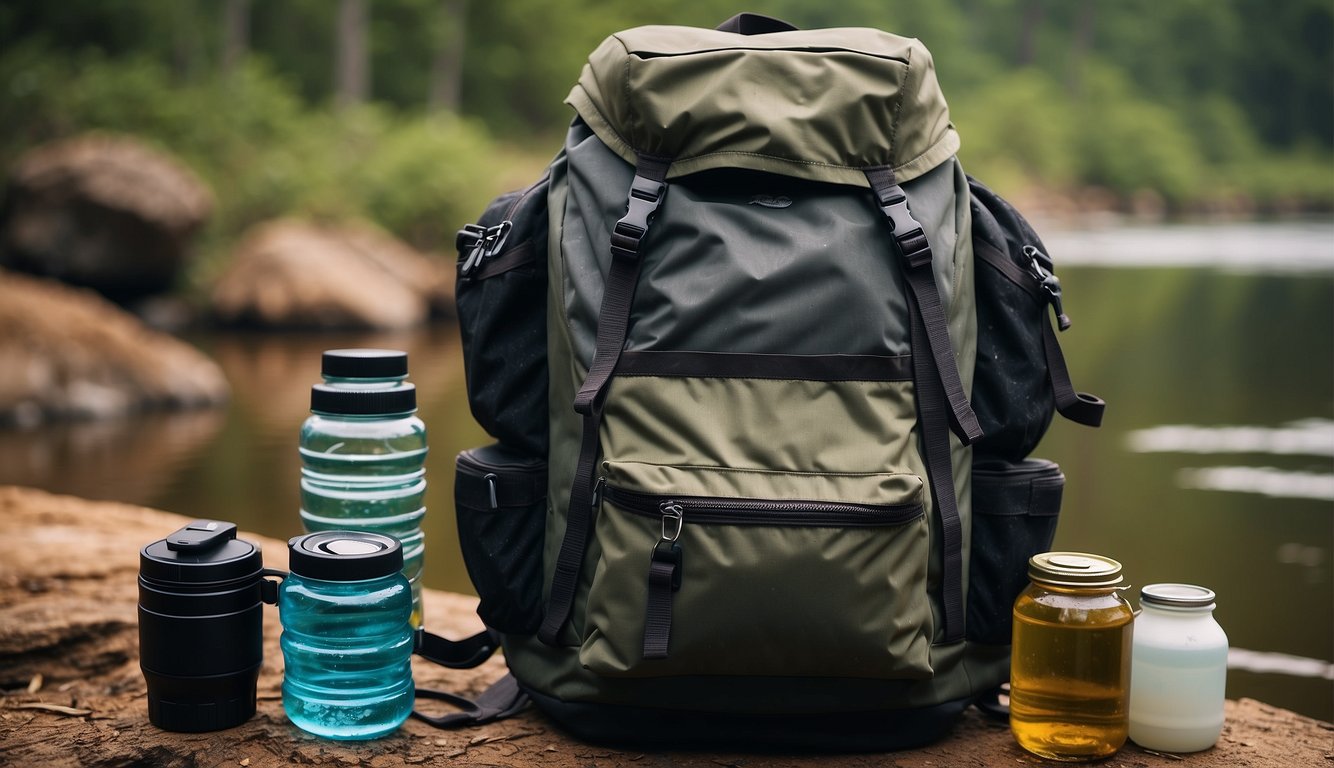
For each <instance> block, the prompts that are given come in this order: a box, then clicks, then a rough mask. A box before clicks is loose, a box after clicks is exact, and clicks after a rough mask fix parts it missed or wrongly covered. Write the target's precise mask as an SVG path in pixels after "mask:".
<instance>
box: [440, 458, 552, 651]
mask: <svg viewBox="0 0 1334 768" xmlns="http://www.w3.org/2000/svg"><path fill="white" fill-rule="evenodd" d="M456 468H457V472H456V474H455V476H454V507H455V511H456V514H457V516H458V524H459V546H460V547H461V549H462V550H463V562H464V563H465V564H466V565H467V566H468V576H469V577H471V578H472V583H473V586H474V587H476V588H477V595H478V596H479V597H480V598H481V604H480V605H478V606H477V615H479V616H481V617H482V621H484V622H486V625H487V626H488V627H491V628H492V629H496V630H499V631H501V632H505V633H511V634H532V633H533V632H536V631H537V627H538V625H539V624H541V623H542V536H543V532H544V530H545V526H546V521H545V518H546V499H547V465H546V462H544V461H542V460H540V459H535V458H531V457H529V456H526V455H524V454H521V453H517V452H515V451H511V450H509V449H507V448H505V447H503V446H500V445H489V446H486V447H484V448H474V449H472V450H468V451H464V452H463V453H460V454H459V456H458V460H457V463H456Z"/></svg>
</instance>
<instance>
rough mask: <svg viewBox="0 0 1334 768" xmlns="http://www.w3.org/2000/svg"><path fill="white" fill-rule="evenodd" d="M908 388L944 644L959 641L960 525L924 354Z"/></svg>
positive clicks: (933, 372) (942, 409)
mask: <svg viewBox="0 0 1334 768" xmlns="http://www.w3.org/2000/svg"><path fill="white" fill-rule="evenodd" d="M908 304H909V312H908V314H909V315H910V318H909V338H910V339H911V342H912V348H913V349H921V346H920V345H921V344H922V342H923V341H924V340H925V338H926V336H927V329H926V326H925V324H924V322H923V320H922V316H921V313H920V312H917V311H916V307H914V306H913V305H914V304H916V299H915V298H914V297H913V296H911V295H909V297H908ZM912 360H913V388H914V390H915V391H916V393H917V413H918V417H919V419H920V420H921V427H922V445H923V453H924V454H925V455H924V456H923V458H924V459H926V477H927V482H928V483H929V484H930V486H931V497H932V499H934V500H935V503H936V510H937V511H938V512H939V517H940V531H941V536H940V541H941V554H942V559H941V574H940V589H941V599H942V603H943V605H944V609H945V616H944V623H945V627H944V630H945V632H944V636H945V642H947V643H952V642H955V641H957V640H962V639H963V631H964V611H963V609H964V606H963V523H962V522H961V521H960V519H959V503H958V499H957V498H956V497H955V495H954V465H953V463H952V462H951V461H950V433H949V418H948V416H947V414H948V413H949V404H948V403H947V402H946V400H945V390H944V388H943V387H942V386H941V383H940V374H939V371H938V370H937V368H936V366H935V365H934V360H933V359H932V358H931V357H930V356H929V355H916V354H915V355H913V357H912Z"/></svg>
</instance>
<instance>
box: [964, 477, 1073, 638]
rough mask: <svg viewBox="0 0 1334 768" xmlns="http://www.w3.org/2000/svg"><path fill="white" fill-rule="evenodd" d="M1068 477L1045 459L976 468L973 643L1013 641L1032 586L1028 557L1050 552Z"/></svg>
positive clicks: (971, 607)
mask: <svg viewBox="0 0 1334 768" xmlns="http://www.w3.org/2000/svg"><path fill="white" fill-rule="evenodd" d="M1064 488H1065V475H1064V474H1062V473H1061V468H1060V467H1059V466H1057V465H1056V464H1055V463H1053V462H1050V461H1047V460H1046V459H1025V460H1024V461H1021V462H1018V463H1014V464H1012V463H1009V462H1005V461H995V460H988V461H979V462H975V463H974V464H973V540H972V547H971V559H970V561H969V563H970V566H969V574H968V633H967V634H968V639H969V640H971V641H973V642H977V643H987V644H994V645H1003V644H1008V643H1009V642H1010V631H1011V621H1012V619H1011V615H1012V614H1011V611H1012V609H1013V607H1014V601H1015V598H1017V597H1019V593H1020V592H1022V591H1024V588H1025V587H1026V586H1027V585H1028V559H1029V558H1030V557H1032V556H1033V555H1036V554H1038V553H1039V552H1046V551H1047V550H1049V549H1050V548H1051V542H1052V538H1053V537H1054V536H1055V535H1056V520H1057V515H1058V514H1059V513H1060V511H1061V492H1062V490H1063V489H1064Z"/></svg>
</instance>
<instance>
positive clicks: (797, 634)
mask: <svg viewBox="0 0 1334 768" xmlns="http://www.w3.org/2000/svg"><path fill="white" fill-rule="evenodd" d="M567 103H569V104H570V105H571V106H572V107H573V108H574V110H575V113H576V117H575V119H574V120H573V123H572V125H571V127H570V129H569V132H568V135H567V137H566V140H565V144H564V147H563V148H562V149H561V151H560V152H559V153H558V154H557V156H556V157H555V159H554V160H553V161H552V163H551V164H550V166H549V167H548V169H547V172H546V174H544V175H543V177H542V178H541V179H539V180H538V181H537V182H536V183H534V184H533V185H532V186H531V187H529V188H528V189H525V190H522V191H518V192H514V193H511V194H508V195H505V196H502V197H501V198H499V199H497V200H496V201H494V202H493V203H492V204H491V205H490V206H488V207H487V209H486V210H485V212H484V213H483V214H482V216H481V217H480V218H479V220H478V222H477V223H476V224H471V225H468V226H467V227H465V228H464V229H463V230H462V231H461V232H460V233H459V237H458V242H457V245H458V250H459V280H458V287H457V303H458V316H459V324H460V332H461V335H462V341H463V353H464V364H465V372H466V379H467V387H468V397H469V403H470V406H471V408H472V412H473V414H474V416H475V417H476V419H477V421H478V422H479V423H480V424H481V425H482V426H483V427H484V428H485V429H486V430H487V432H488V433H489V434H490V435H491V436H493V437H494V438H495V439H496V440H497V443H496V444H495V445H491V446H487V447H484V448H479V449H474V450H469V451H465V452H463V453H462V454H460V455H459V457H458V460H457V473H456V483H455V502H456V511H457V516H458V525H459V538H460V544H461V548H462V551H463V555H464V559H465V562H466V565H467V568H468V572H469V574H470V576H471V578H472V580H473V584H474V586H475V587H476V589H477V592H478V595H479V596H480V604H479V607H478V613H479V615H480V616H481V618H482V619H483V621H484V622H485V624H486V625H487V627H488V628H489V631H490V633H491V635H490V637H491V638H492V640H493V641H494V642H495V643H497V644H499V645H501V646H503V648H504V651H505V660H506V663H507V664H508V666H509V669H510V672H511V675H512V678H510V677H507V678H505V679H504V680H503V681H502V683H504V685H505V690H506V691H508V692H509V693H511V694H512V695H513V696H512V698H510V699H507V700H506V701H505V703H504V704H503V705H502V706H498V707H492V708H491V710H488V711H493V712H500V711H505V712H509V711H513V709H514V708H515V707H514V704H515V699H516V698H517V697H520V696H526V697H528V698H530V699H531V700H532V701H533V702H535V703H536V704H537V705H538V707H539V708H540V709H542V710H543V711H544V712H545V713H547V714H548V715H549V716H550V717H552V718H553V719H554V720H556V721H557V722H558V723H560V724H561V725H563V726H564V727H565V728H566V729H568V730H569V731H571V732H572V733H574V734H575V735H577V736H579V737H581V738H585V739H589V740H596V741H619V742H626V741H629V742H633V743H638V744H645V745H654V744H658V745H670V746H676V747H679V746H710V745H731V746H737V745H752V746H759V747H765V748H814V749H838V750H847V749H854V750H864V749H896V748H903V747H909V746H914V745H919V744H923V743H927V742H930V741H932V740H935V739H937V738H939V737H941V736H943V735H944V734H945V733H946V732H947V731H948V729H949V728H950V726H951V725H952V724H953V722H955V720H956V719H957V717H958V716H959V714H960V713H962V712H963V711H964V710H965V709H966V708H967V707H968V706H969V705H971V704H973V703H977V702H979V701H982V700H984V699H986V698H987V697H988V696H993V695H994V692H995V691H996V690H997V689H998V687H999V686H1000V685H1001V684H1002V683H1003V682H1005V681H1006V680H1007V679H1008V674H1009V643H1010V632H1011V626H1010V621H1011V619H1010V608H1011V605H1012V604H1013V602H1014V599H1015V598H1016V597H1017V595H1018V593H1019V592H1020V591H1021V590H1022V589H1023V587H1024V586H1025V584H1026V583H1027V576H1026V564H1027V560H1028V558H1029V557H1030V556H1032V555H1033V554H1036V553H1038V552H1041V551H1044V550H1046V549H1048V548H1049V547H1050V544H1051V540H1052V537H1053V535H1054V532H1055V526H1056V521H1057V513H1058V511H1059V509H1060V500H1061V493H1062V488H1063V485H1064V481H1065V478H1064V476H1063V474H1062V472H1061V470H1060V468H1059V467H1058V466H1056V465H1055V464H1054V463H1052V462H1049V461H1044V460H1040V459H1033V458H1029V453H1030V452H1031V451H1032V449H1033V448H1034V446H1035V445H1036V444H1037V442H1038V440H1039V439H1040V438H1041V436H1042V435H1043V433H1044V432H1045V431H1046V429H1047V428H1048V426H1049V424H1050V422H1051V420H1052V416H1053V413H1054V412H1060V413H1061V414H1063V415H1064V416H1066V417H1068V418H1070V419H1072V420H1074V421H1076V422H1079V423H1082V424H1087V425H1091V426H1096V425H1098V424H1099V423H1100V421H1101V418H1102V411H1103V407H1104V405H1103V403H1102V402H1101V401H1100V400H1098V399H1097V398H1095V397H1092V396H1090V395H1085V394H1081V393H1077V392H1076V391H1075V390H1074V388H1073V387H1072V386H1071V384H1070V380H1069V375H1068V372H1067V371H1066V368H1065V363H1064V360H1063V358H1062V356H1061V351H1060V347H1059V345H1058V344H1057V340H1056V332H1055V331H1054V329H1053V328H1052V324H1051V320H1050V314H1049V313H1050V312H1051V310H1050V309H1049V307H1052V308H1054V309H1055V314H1056V315H1057V317H1058V323H1059V326H1060V327H1061V329H1062V330H1064V328H1065V327H1067V326H1068V325H1069V320H1068V318H1067V317H1066V315H1065V314H1064V311H1063V307H1062V296H1061V290H1060V284H1059V282H1058V281H1057V280H1056V278H1055V277H1054V276H1053V274H1052V268H1053V267H1052V262H1051V259H1050V258H1049V257H1048V256H1047V255H1046V254H1045V252H1044V249H1043V246H1042V243H1041V241H1040V240H1039V238H1038V236H1037V234H1036V233H1035V232H1034V231H1033V229H1032V228H1031V227H1030V226H1029V225H1028V223H1027V222H1026V221H1025V220H1024V219H1023V217H1022V216H1020V215H1019V214H1018V212H1016V211H1015V210H1014V209H1013V208H1012V207H1011V206H1009V205H1008V204H1007V203H1005V202H1004V201H1003V200H1001V199H1000V198H999V197H998V196H996V195H995V194H994V193H992V192H991V191H990V190H988V189H987V188H986V187H985V186H983V185H982V184H980V183H979V182H977V181H975V180H973V179H970V178H968V177H967V176H966V175H965V174H964V172H963V170H962V169H961V167H960V165H959V163H958V161H957V159H956V158H955V152H956V151H957V149H958V147H959V138H958V135H957V133H956V132H955V130H954V127H953V125H952V124H951V123H950V120H949V114H948V109H947V107H946V103H945V100H944V97H943V95H942V94H941V92H940V88H939V85H938V83H937V80H936V77H935V72H934V68H933V64H932V60H931V56H930V54H929V53H928V52H927V50H926V49H925V48H924V47H923V46H922V44H921V43H920V42H919V41H917V40H913V39H907V38H902V37H897V36H894V35H891V34H887V33H884V32H881V31H877V30H872V29H822V30H810V31H798V30H796V29H795V28H792V27H790V26H789V25H786V24H784V23H782V22H779V21H776V20H773V19H768V18H766V17H757V16H753V15H750V14H742V15H740V16H738V17H735V18H733V19H731V20H729V21H728V22H726V23H725V24H724V25H723V26H721V27H719V28H718V29H715V30H709V29H694V28H687V27H674V26H650V27H640V28H635V29H630V30H627V31H624V32H620V33H617V34H614V35H612V36H611V37H609V38H607V40H606V41H604V42H603V43H602V45H601V46H600V47H598V48H597V49H596V50H595V51H594V52H593V53H592V54H591V56H590V57H589V61H588V64H587V65H586V66H585V67H584V69H583V73H582V74H581V76H580V78H579V81H578V83H577V84H576V85H575V86H574V88H573V90H572V91H571V93H570V95H569V98H568V99H567ZM970 395H971V397H970ZM516 683H517V684H516ZM498 695H499V694H493V695H492V698H493V699H494V698H496V696H498ZM493 703H494V702H493ZM459 720H460V721H462V720H468V718H466V717H463V718H459Z"/></svg>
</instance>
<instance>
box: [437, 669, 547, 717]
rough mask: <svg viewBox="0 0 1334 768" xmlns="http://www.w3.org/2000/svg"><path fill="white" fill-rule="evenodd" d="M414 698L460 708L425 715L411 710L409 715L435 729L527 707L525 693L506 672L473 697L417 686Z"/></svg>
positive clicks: (514, 712)
mask: <svg viewBox="0 0 1334 768" xmlns="http://www.w3.org/2000/svg"><path fill="white" fill-rule="evenodd" d="M417 698H419V699H434V700H436V701H445V702H448V703H450V704H453V705H454V706H456V707H458V708H459V709H461V710H462V711H461V712H450V713H449V714H447V715H425V714H422V713H421V712H418V711H417V710H415V709H414V710H412V716H413V717H415V718H417V719H418V720H421V721H422V722H425V723H430V724H431V725H434V726H435V727H436V728H459V727H462V726H467V725H483V724H485V723H489V722H492V721H494V720H501V719H503V718H506V717H509V716H511V715H516V714H518V713H519V712H520V711H522V710H523V708H524V707H526V706H528V694H526V693H524V692H523V689H521V688H519V681H518V680H515V679H514V675H509V674H507V675H505V676H504V677H502V678H500V679H499V680H497V681H495V682H494V683H492V684H491V687H490V688H487V689H486V690H485V691H483V692H482V695H481V696H478V697H477V698H476V699H467V698H464V697H462V696H456V695H454V694H452V693H446V692H444V691H436V690H432V689H430V688H418V689H417Z"/></svg>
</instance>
